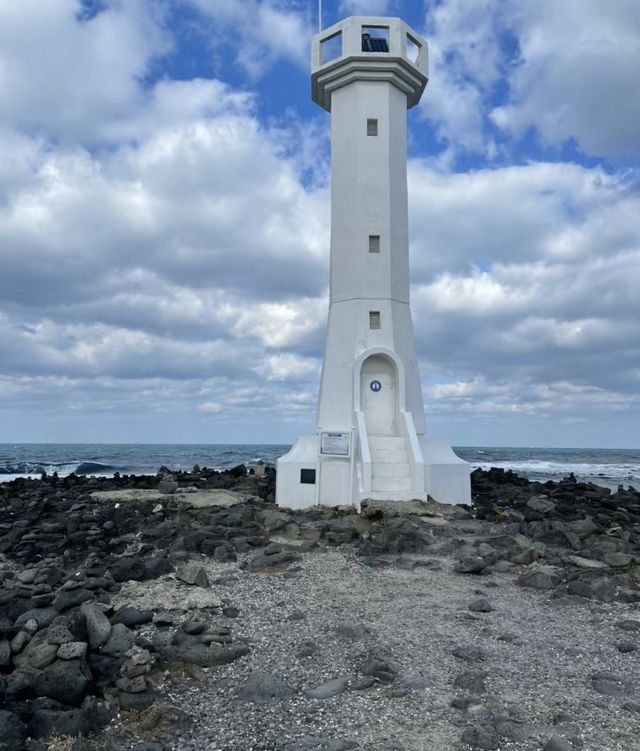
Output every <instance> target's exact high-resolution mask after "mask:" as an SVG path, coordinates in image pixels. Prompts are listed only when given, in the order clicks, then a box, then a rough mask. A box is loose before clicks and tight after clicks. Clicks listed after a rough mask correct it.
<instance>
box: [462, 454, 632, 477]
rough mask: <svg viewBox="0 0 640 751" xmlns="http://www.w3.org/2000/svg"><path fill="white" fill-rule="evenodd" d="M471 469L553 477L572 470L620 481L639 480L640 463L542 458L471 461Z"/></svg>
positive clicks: (582, 475)
mask: <svg viewBox="0 0 640 751" xmlns="http://www.w3.org/2000/svg"><path fill="white" fill-rule="evenodd" d="M472 466H473V469H477V468H479V469H484V470H488V469H490V468H491V467H500V468H502V469H506V470H509V469H510V470H512V471H513V472H515V473H516V474H521V475H525V476H533V475H534V476H543V477H549V478H552V479H555V478H557V477H564V476H566V475H568V474H569V473H570V472H573V473H574V475H576V477H585V478H595V479H607V478H608V479H611V480H619V481H620V482H623V481H624V482H634V481H635V482H640V465H638V464H636V463H635V462H634V463H628V464H626V463H616V464H587V463H583V464H581V463H575V462H552V461H546V460H543V459H529V460H514V461H493V462H488V463H476V462H474V463H473V465H472Z"/></svg>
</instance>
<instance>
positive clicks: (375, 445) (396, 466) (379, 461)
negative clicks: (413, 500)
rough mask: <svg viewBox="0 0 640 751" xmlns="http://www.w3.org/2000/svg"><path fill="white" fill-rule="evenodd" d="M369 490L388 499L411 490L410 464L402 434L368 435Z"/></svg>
mask: <svg viewBox="0 0 640 751" xmlns="http://www.w3.org/2000/svg"><path fill="white" fill-rule="evenodd" d="M369 449H370V451H371V490H372V492H373V493H376V494H380V493H381V494H388V497H389V498H390V499H392V498H394V497H396V496H397V495H398V494H402V493H408V492H410V491H411V465H410V464H409V457H408V456H407V449H406V447H405V444H404V438H402V436H376V435H370V436H369Z"/></svg>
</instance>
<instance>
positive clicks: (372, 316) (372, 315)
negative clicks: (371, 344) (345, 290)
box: [369, 310, 380, 329]
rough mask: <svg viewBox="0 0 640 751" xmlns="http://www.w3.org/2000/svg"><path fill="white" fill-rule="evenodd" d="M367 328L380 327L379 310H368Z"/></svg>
mask: <svg viewBox="0 0 640 751" xmlns="http://www.w3.org/2000/svg"><path fill="white" fill-rule="evenodd" d="M369 328H370V329H379V328H380V311H379V310H370V311H369Z"/></svg>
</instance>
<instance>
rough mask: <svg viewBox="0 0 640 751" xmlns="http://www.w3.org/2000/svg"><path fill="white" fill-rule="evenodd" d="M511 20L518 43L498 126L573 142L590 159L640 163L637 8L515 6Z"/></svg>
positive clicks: (623, 4) (573, 2) (582, 1)
mask: <svg viewBox="0 0 640 751" xmlns="http://www.w3.org/2000/svg"><path fill="white" fill-rule="evenodd" d="M509 6H510V7H509V10H508V12H507V16H506V20H507V22H508V25H509V28H511V29H512V30H513V31H515V32H516V33H517V35H518V45H519V58H518V62H517V65H516V66H515V67H514V68H513V70H512V72H511V75H510V90H511V91H510V97H509V102H508V103H507V104H506V105H504V106H501V107H497V108H496V109H495V110H494V111H493V113H492V119H493V120H494V122H495V123H496V124H497V125H499V126H500V127H501V128H503V129H505V130H507V131H509V132H512V133H514V134H515V135H522V134H523V133H524V132H525V131H526V129H527V128H530V127H535V128H536V130H537V132H538V133H539V135H540V137H541V138H542V139H543V141H544V142H545V143H547V144H549V145H552V146H560V145H561V144H562V143H564V142H565V141H567V140H568V139H574V140H575V142H576V143H577V145H578V148H580V150H581V151H583V152H584V153H586V154H595V155H598V156H605V157H612V158H619V157H623V156H632V157H636V158H637V157H639V156H640V133H639V132H638V128H637V127H636V125H637V123H638V122H639V121H640V97H638V95H637V93H638V75H637V73H638V71H637V63H636V61H637V60H638V57H640V6H638V3H637V2H634V0H621V1H620V2H617V3H614V4H613V5H611V6H609V5H603V4H602V3H600V2H597V0H569V1H568V2H564V3H557V2H553V0H545V1H544V2H540V3H536V4H535V8H534V6H533V4H530V3H529V4H527V3H517V4H516V3H514V2H513V1H512V2H510V3H509Z"/></svg>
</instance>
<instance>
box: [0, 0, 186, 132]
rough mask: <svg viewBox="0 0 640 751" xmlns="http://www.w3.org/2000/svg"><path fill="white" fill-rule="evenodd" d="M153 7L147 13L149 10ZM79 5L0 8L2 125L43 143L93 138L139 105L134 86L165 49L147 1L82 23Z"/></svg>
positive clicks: (27, 1) (59, 0) (133, 0)
mask: <svg viewBox="0 0 640 751" xmlns="http://www.w3.org/2000/svg"><path fill="white" fill-rule="evenodd" d="M156 7H157V6H153V8H154V9H155V8H156ZM81 11H82V4H81V3H80V2H79V0H56V2H48V3H42V2H40V1H39V0H21V1H20V2H19V3H2V4H1V5H0V111H2V113H3V120H4V121H5V122H11V123H13V124H15V125H17V126H19V127H21V128H24V129H26V130H28V131H29V132H35V133H39V134H41V135H42V136H43V137H46V138H47V139H56V140H62V141H66V142H73V141H78V140H80V141H85V140H89V141H93V140H94V139H100V137H101V131H102V127H103V123H105V122H111V121H112V120H114V119H118V118H121V117H123V116H126V115H128V114H129V113H130V112H131V111H132V110H133V109H136V108H139V107H140V106H141V105H142V100H143V98H144V93H143V88H142V85H141V80H142V79H143V77H144V76H145V74H146V73H147V72H148V71H149V67H150V65H151V63H152V61H153V60H154V58H156V57H158V56H162V55H165V54H166V53H167V52H168V51H169V50H170V49H171V40H170V37H169V36H168V35H167V33H166V32H165V31H164V29H163V25H162V17H161V16H160V15H159V14H158V12H157V11H155V10H152V4H151V3H150V1H148V0H127V2H126V3H124V2H111V3H110V4H109V6H108V7H106V8H105V9H104V10H102V11H101V12H99V13H97V14H96V15H93V16H92V17H90V18H86V17H84V16H83V15H82V13H81Z"/></svg>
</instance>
